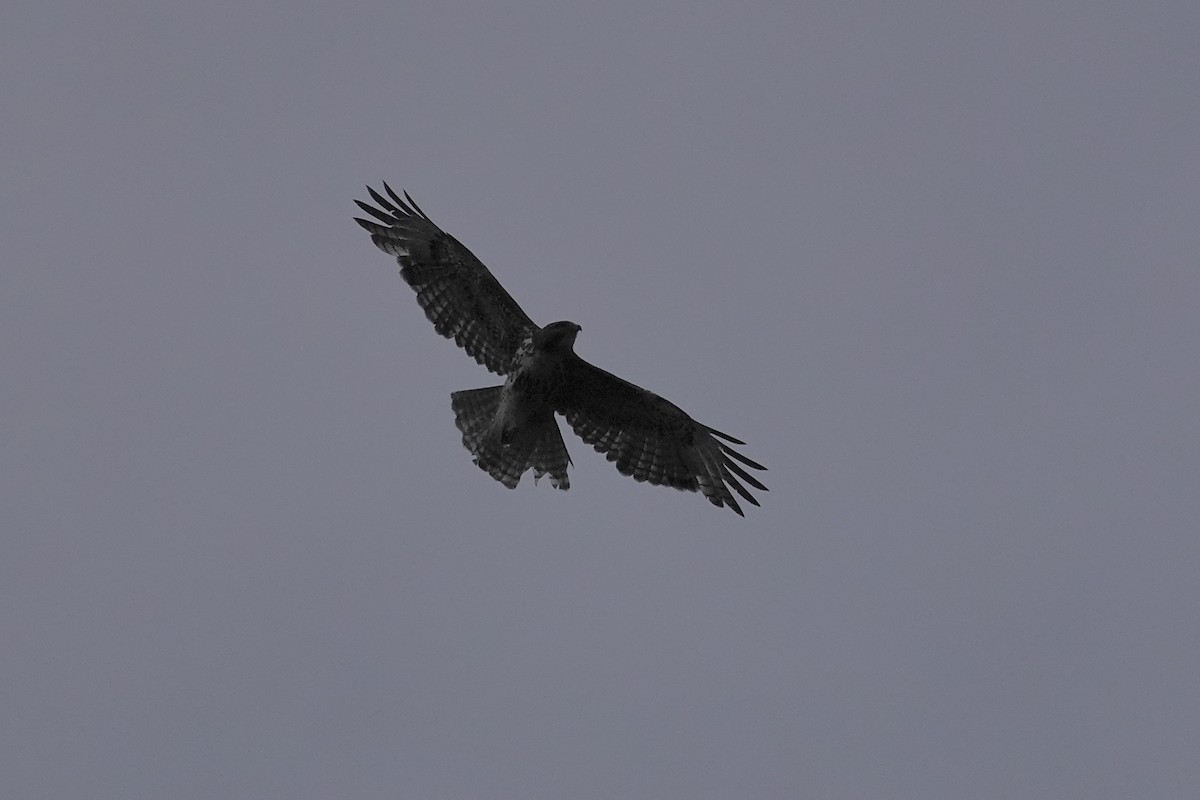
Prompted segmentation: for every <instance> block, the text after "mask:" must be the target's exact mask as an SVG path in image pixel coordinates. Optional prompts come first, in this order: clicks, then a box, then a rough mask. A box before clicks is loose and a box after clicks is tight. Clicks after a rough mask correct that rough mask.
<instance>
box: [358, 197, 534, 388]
mask: <svg viewBox="0 0 1200 800" xmlns="http://www.w3.org/2000/svg"><path fill="white" fill-rule="evenodd" d="M383 189H384V191H385V192H387V195H388V196H387V197H385V196H384V195H382V194H380V193H379V192H377V191H375V190H374V189H372V188H371V187H369V186H368V187H367V192H368V194H370V196H371V199H372V200H373V201H375V204H376V206H377V207H376V206H371V205H369V204H367V203H364V202H362V201H360V200H355V201H354V202H355V203H356V204H357V205H358V207H359V208H361V209H362V210H363V211H364V212H366V213H367V214H368V215H370V216H371V217H374V219H375V220H378V221H374V220H370V219H361V218H359V217H355V222H357V223H358V224H359V225H361V226H362V227H363V228H365V229H366V231H367V232H368V233H370V234H371V241H372V242H374V243H375V246H376V247H378V248H379V249H380V250H382V251H383V252H385V253H387V254H388V255H392V256H395V257H396V260H397V261H398V262H399V263H400V275H401V276H402V277H403V278H404V280H405V282H406V283H408V285H409V286H411V287H412V288H413V289H414V290H415V291H416V293H417V302H418V303H419V304H420V305H421V308H423V309H424V310H425V316H427V317H428V318H429V321H430V322H432V323H433V327H434V328H435V329H436V330H437V332H438V333H440V334H441V335H442V336H445V337H446V338H448V339H453V340H454V342H455V343H456V344H457V345H458V346H459V347H461V348H462V349H463V350H465V351H466V352H467V354H468V355H470V356H471V357H472V358H474V359H475V360H476V361H478V362H479V363H480V364H483V365H484V366H485V367H487V368H488V369H490V370H491V371H492V372H495V373H497V374H500V375H506V374H508V372H509V370H510V369H511V367H512V362H513V357H514V356H515V355H516V352H517V348H518V347H519V346H520V344H521V342H522V341H524V340H525V339H526V338H527V337H528V336H529V335H530V334H531V333H532V332H533V331H535V330H537V326H536V325H535V324H534V323H533V321H532V320H531V319H529V317H528V315H526V314H525V312H524V311H522V310H521V307H520V306H519V305H517V302H516V301H515V300H513V298H512V297H511V296H510V295H509V293H508V292H506V291H505V290H504V287H503V286H501V285H500V282H499V281H497V280H496V278H495V276H493V275H492V273H491V272H489V271H488V268H487V267H485V266H484V265H483V262H481V261H480V260H479V259H478V258H476V257H475V256H474V255H473V254H472V253H471V251H470V250H468V249H467V248H466V247H464V246H463V245H462V243H461V242H459V241H458V240H457V239H455V238H454V237H453V236H451V235H450V234H448V233H446V232H445V231H443V230H442V229H441V228H439V227H438V226H437V225H435V224H434V223H433V221H432V220H431V219H429V217H428V216H426V214H425V212H423V211H422V210H421V208H420V207H419V206H418V205H417V204H416V203H415V202H413V199H412V198H411V197H409V196H408V193H407V192H405V193H404V198H403V199H401V197H400V196H399V195H397V194H396V192H395V191H393V190H392V187H390V186H388V185H387V183H386V182H385V183H384V184H383Z"/></svg>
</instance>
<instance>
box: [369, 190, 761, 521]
mask: <svg viewBox="0 0 1200 800" xmlns="http://www.w3.org/2000/svg"><path fill="white" fill-rule="evenodd" d="M383 188H384V191H386V192H387V194H388V197H384V196H383V195H381V194H379V193H378V192H376V191H375V190H374V189H372V188H371V187H369V186H368V187H367V191H368V192H370V194H371V199H372V200H374V201H375V203H376V205H378V208H376V207H374V206H371V205H368V204H366V203H363V202H361V201H359V200H355V201H354V202H355V203H357V204H358V207H359V208H361V209H362V210H363V211H365V212H366V213H367V214H369V215H371V216H372V217H374V218H375V220H378V222H376V221H373V220H369V219H359V218H357V217H356V218H355V221H356V222H357V223H358V224H359V225H361V226H363V227H364V228H366V230H367V232H368V233H370V234H371V241H372V242H374V243H375V246H376V247H378V248H379V249H380V250H382V251H383V252H385V253H387V254H389V255H392V256H395V257H396V260H397V261H399V263H400V268H401V269H400V275H401V276H402V277H403V278H404V280H405V281H406V282H407V283H408V285H409V286H411V287H412V288H413V289H415V290H416V292H417V302H418V303H420V304H421V307H422V308H424V309H425V315H426V316H427V317H429V320H430V321H431V322H432V323H433V326H434V328H436V329H437V332H438V333H440V334H441V335H442V336H445V337H446V338H449V339H453V340H454V341H455V343H456V344H457V345H458V346H459V347H461V348H463V349H464V350H466V351H467V353H468V355H470V356H472V357H473V358H474V359H475V360H476V361H478V362H479V363H480V364H482V365H484V366H485V367H487V368H488V369H489V370H491V371H492V372H495V373H497V374H498V375H505V376H507V377H506V379H505V381H504V385H503V386H491V387H488V388H485V389H470V390H467V391H462V392H454V393H453V394H451V395H450V404H451V406H452V407H453V409H454V417H455V422H456V424H457V425H458V429H459V430H460V431H462V441H463V445H464V446H465V447H466V448H467V450H469V451H470V452H471V454H472V455H473V456H474V460H475V463H476V464H478V465H479V467H480V468H481V469H483V470H484V471H485V472H487V474H489V475H491V476H492V477H493V478H495V479H496V480H498V481H500V482H501V483H503V484H504V485H505V486H507V487H508V488H510V489H513V488H516V485H517V483H518V481H520V480H521V476H522V475H524V474H525V472H526V471H527V470H529V469H532V470H533V475H534V481H535V482H536V481H537V479H538V478H540V477H542V476H543V475H549V476H550V483H551V484H552V485H553V486H554V488H556V489H568V488H570V485H571V482H570V480H569V479H568V477H567V465H568V464H570V463H571V457H570V456H569V455H567V448H566V445H564V444H563V439H562V434H561V433H560V432H559V429H558V423H557V422H556V421H555V419H554V414H555V412H557V413H559V414H562V415H563V417H564V418H566V420H567V424H569V425H570V426H571V428H572V429H574V431H575V433H576V434H578V435H579V437H580V438H582V439H583V441H585V442H587V443H588V444H590V445H592V446H593V447H595V448H596V450H598V451H599V452H601V453H604V454H605V456H606V457H607V458H608V460H609V461H613V462H615V463H616V466H617V469H618V470H619V471H620V472H621V473H622V474H624V475H629V476H631V477H632V478H633V479H634V480H637V481H647V482H649V483H654V484H659V485H663V486H673V487H675V488H676V489H685V490H687V491H690V492H695V491H700V492H703V493H704V496H705V497H707V498H708V500H709V502H711V503H712V504H713V505H715V506H718V507H720V506H729V507H730V508H731V509H733V510H734V511H735V512H737V513H738V514H739V515H742V516H745V515H744V514H742V509H741V507H740V506H739V505H738V503H737V500H735V499H734V497H733V495H732V494H731V493H730V491H729V490H730V489H731V488H732V489H733V490H734V491H735V492H737V493H738V494H739V495H741V497H742V499H744V500H745V501H747V502H749V503H753V504H754V505H758V501H757V500H755V499H754V497H753V496H752V495H751V494H750V492H749V491H748V490H747V489H746V487H745V486H743V485H742V484H741V483H740V482H739V480H738V479H739V478H740V479H741V480H742V481H745V482H746V483H747V484H749V485H750V486H752V487H754V488H755V489H759V490H762V491H766V490H767V487H766V486H763V484H762V483H761V482H760V481H759V480H758V479H757V478H755V477H754V476H753V475H751V474H750V473H748V472H747V471H746V470H745V469H744V467H749V468H751V469H757V470H762V469H766V467H764V466H762V465H761V464H758V463H756V462H754V461H751V460H750V459H749V458H746V456H744V455H742V454H741V453H739V452H737V451H736V450H734V449H733V448H732V447H730V446H729V445H730V444H739V445H744V444H745V442H742V441H739V440H738V439H735V438H733V437H732V436H729V435H728V434H724V433H721V432H720V431H718V430H714V429H713V428H710V427H708V426H707V425H701V424H700V423H698V422H696V421H695V420H694V419H692V418H691V417H689V416H688V415H687V414H685V413H684V412H683V411H682V410H680V409H679V408H678V407H677V406H675V405H674V404H672V403H670V402H668V401H667V400H665V399H663V398H662V397H659V396H658V395H656V394H654V393H653V392H648V391H646V390H645V389H642V388H639V387H637V386H634V385H633V384H632V383H629V382H628V381H624V380H621V379H620V378H618V377H617V376H615V375H612V374H610V373H608V372H605V371H604V370H602V369H600V368H599V367H595V366H592V365H591V364H589V363H588V362H586V361H584V360H583V359H582V358H580V357H579V356H577V355H575V350H574V345H575V336H576V335H577V334H578V333H579V331H580V327H579V326H578V325H576V324H575V323H574V322H553V323H551V324H549V325H546V326H545V327H539V326H538V325H536V324H534V322H533V321H532V320H531V319H529V317H528V316H526V314H525V312H524V311H522V310H521V307H520V306H518V305H517V303H516V301H515V300H513V299H512V297H511V296H509V294H508V292H506V291H504V287H502V286H501V285H500V283H499V281H497V280H496V279H495V277H493V276H492V273H491V272H489V271H488V268H487V267H485V266H484V265H483V263H482V262H481V261H480V260H479V259H477V258H476V257H475V256H474V255H472V254H471V251H470V250H468V249H467V248H466V247H464V246H463V245H462V244H461V243H459V241H458V240H457V239H455V238H454V237H453V236H451V235H450V234H448V233H446V232H444V231H442V230H441V229H440V228H438V226H437V225H435V224H434V223H433V221H432V220H431V219H429V217H428V216H426V214H425V212H423V211H422V210H421V209H420V207H419V206H417V204H416V203H415V202H413V199H412V198H411V197H409V196H408V193H407V192H405V193H404V199H403V200H402V199H401V198H400V197H398V196H397V195H396V193H395V192H394V191H392V188H391V187H390V186H388V185H387V183H384V184H383ZM389 198H390V199H389ZM406 201H407V202H406ZM381 223H382V224H381ZM739 462H740V463H739Z"/></svg>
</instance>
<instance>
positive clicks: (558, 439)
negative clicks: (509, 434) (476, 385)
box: [450, 386, 571, 490]
mask: <svg viewBox="0 0 1200 800" xmlns="http://www.w3.org/2000/svg"><path fill="white" fill-rule="evenodd" d="M503 390H504V387H502V386H490V387H487V388H484V389H467V390H465V391H461V392H454V393H453V394H451V395H450V405H451V407H452V408H453V409H454V422H455V424H456V425H457V426H458V429H459V430H460V431H462V442H463V447H465V448H467V450H468V451H470V453H471V455H472V456H474V460H475V463H476V464H477V465H478V466H479V468H480V469H482V470H483V471H484V472H486V473H487V474H489V475H491V476H492V477H493V478H495V479H496V480H498V481H500V482H501V483H503V484H504V485H505V486H507V487H508V488H509V489H515V488H516V487H517V484H518V483H519V482H520V480H521V476H522V475H524V474H525V472H526V471H528V470H530V469H532V470H533V475H534V482H536V481H537V479H538V478H541V477H542V476H543V475H547V474H548V475H549V476H550V483H551V485H552V486H554V488H556V489H564V490H565V489H569V488H570V487H571V481H570V479H569V478H568V477H567V465H569V464H570V463H571V457H570V456H569V455H568V454H567V446H566V445H565V444H564V443H563V439H562V433H561V432H560V431H559V428H558V422H556V421H555V419H554V413H553V412H548V413H547V414H546V418H545V419H544V420H537V421H535V422H533V423H531V424H533V425H536V426H541V431H540V433H537V434H536V435H531V436H522V437H519V438H518V439H516V440H514V441H513V442H512V443H510V444H503V443H501V441H500V435H499V431H497V430H495V429H494V427H493V425H492V423H493V421H494V420H495V419H496V414H497V412H498V411H499V409H500V400H501V396H502V392H503Z"/></svg>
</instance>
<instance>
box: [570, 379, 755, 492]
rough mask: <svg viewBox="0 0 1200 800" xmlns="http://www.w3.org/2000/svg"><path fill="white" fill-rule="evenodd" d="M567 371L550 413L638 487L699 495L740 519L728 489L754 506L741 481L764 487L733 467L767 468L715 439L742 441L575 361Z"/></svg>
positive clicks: (635, 388)
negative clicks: (652, 486) (645, 485)
mask: <svg viewBox="0 0 1200 800" xmlns="http://www.w3.org/2000/svg"><path fill="white" fill-rule="evenodd" d="M564 370H565V374H564V381H563V384H562V388H561V390H560V392H559V394H558V396H557V397H556V398H555V410H556V411H558V412H559V413H560V414H562V415H563V416H564V417H565V418H566V420H567V424H569V425H570V426H571V429H572V430H574V431H575V433H576V434H577V435H578V436H579V437H580V438H581V439H583V441H584V442H586V443H587V444H590V445H592V447H594V448H595V449H596V450H597V451H599V452H601V453H604V455H605V457H606V458H607V459H608V460H609V461H612V462H614V464H615V465H616V467H617V470H618V471H620V472H621V474H623V475H629V476H630V477H632V478H633V479H634V480H636V481H645V482H647V483H652V484H657V485H660V486H673V487H675V488H676V489H682V490H685V491H689V492H696V491H699V492H701V493H703V494H704V496H705V497H707V498H708V500H709V502H711V503H712V504H713V505H715V506H729V508H730V509H732V510H733V511H734V512H735V513H737V514H739V515H742V516H745V515H744V514H743V512H742V509H741V506H739V505H738V502H737V500H736V499H735V498H734V496H733V493H731V492H730V489H731V488H732V489H733V491H734V492H736V493H737V494H738V495H740V496H741V497H742V499H743V500H745V501H746V502H748V503H752V504H753V505H756V506H757V505H758V500H756V499H755V498H754V496H753V495H751V494H750V492H749V490H747V489H746V487H745V486H743V485H742V484H741V482H739V481H738V478H741V479H742V480H743V481H745V482H746V483H748V484H749V485H750V486H752V487H754V488H755V489H758V490H760V491H766V490H767V487H766V486H764V485H763V484H762V482H761V481H759V480H758V479H757V478H755V477H754V476H752V475H750V474H749V473H748V472H746V470H744V469H743V468H742V466H741V465H739V464H738V463H737V461H740V462H741V463H742V464H744V465H746V466H748V467H750V468H752V469H760V470H761V469H766V468H765V467H763V466H762V465H761V464H758V463H756V462H754V461H751V460H750V459H748V458H746V457H745V456H743V455H741V454H740V453H737V452H736V451H734V450H732V449H731V448H730V447H729V446H728V445H726V444H725V443H724V442H721V441H718V439H717V438H716V437H720V438H721V439H725V440H727V441H731V442H736V443H738V444H742V442H740V441H739V440H737V439H734V438H733V437H732V436H727V435H726V434H723V433H719V432H717V431H715V430H713V429H712V428H708V427H706V426H704V425H701V424H699V423H698V422H696V421H695V420H694V419H692V418H691V417H689V416H688V415H687V414H686V413H684V412H683V411H682V410H681V409H680V408H679V407H678V406H676V405H674V404H673V403H671V402H670V401H668V400H666V399H664V398H662V397H659V396H658V395H656V394H654V393H653V392H649V391H647V390H645V389H642V388H641V387H639V386H635V385H633V384H632V383H629V382H628V381H625V380H622V379H621V378H618V377H617V376H615V375H613V374H611V373H609V372H605V371H604V370H602V369H600V368H599V367H596V366H594V365H592V364H589V363H588V362H586V361H584V360H583V359H581V358H578V357H577V356H572V357H571V358H569V359H568V360H567V361H566V363H565V365H564ZM734 459H737V461H735V460H734Z"/></svg>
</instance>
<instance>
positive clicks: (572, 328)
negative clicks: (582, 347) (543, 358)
mask: <svg viewBox="0 0 1200 800" xmlns="http://www.w3.org/2000/svg"><path fill="white" fill-rule="evenodd" d="M581 330H583V329H582V328H581V327H579V326H578V325H576V324H575V323H574V322H567V321H566V320H563V321H562V322H551V323H550V324H549V325H547V326H546V327H544V328H542V329H541V330H540V331H538V332H537V333H535V334H534V335H533V346H534V347H535V348H536V349H538V350H541V351H542V352H546V353H570V352H573V350H574V347H575V336H576V335H577V334H578V333H579V332H580V331H581Z"/></svg>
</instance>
